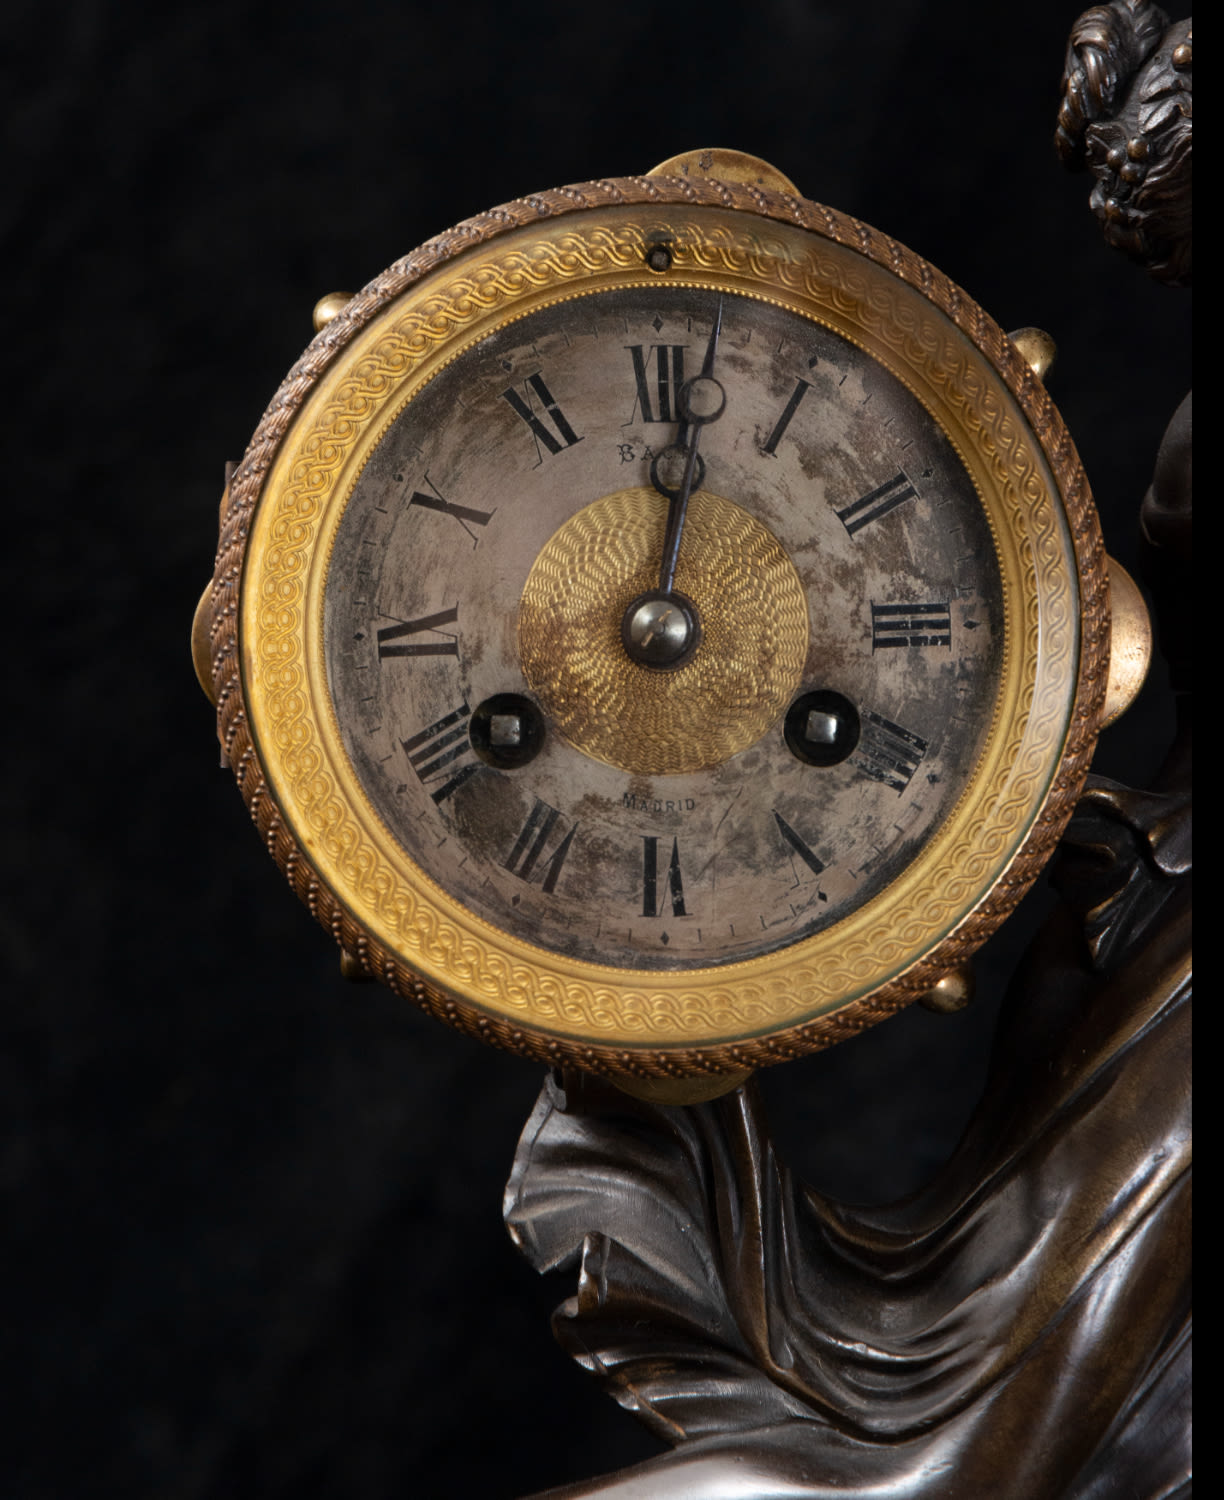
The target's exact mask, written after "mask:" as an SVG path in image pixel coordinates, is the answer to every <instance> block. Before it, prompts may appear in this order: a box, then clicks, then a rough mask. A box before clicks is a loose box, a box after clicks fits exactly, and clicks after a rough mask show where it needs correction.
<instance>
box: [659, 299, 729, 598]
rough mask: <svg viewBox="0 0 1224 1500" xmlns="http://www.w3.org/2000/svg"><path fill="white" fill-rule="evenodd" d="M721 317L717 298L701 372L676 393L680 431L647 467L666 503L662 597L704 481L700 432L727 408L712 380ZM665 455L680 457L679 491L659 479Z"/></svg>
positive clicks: (672, 583)
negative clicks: (692, 497)
mask: <svg viewBox="0 0 1224 1500" xmlns="http://www.w3.org/2000/svg"><path fill="white" fill-rule="evenodd" d="M722 316H723V299H722V298H721V297H720V298H719V299H718V310H717V312H716V313H715V315H714V326H713V328H712V329H711V330H710V341H709V343H708V344H707V345H706V352H705V359H704V360H703V361H702V365H701V371H700V373H699V374H697V375H694V376H693V378H692V379H691V380H686V381H685V382H684V384H683V385H682V386H681V387H680V390H679V391H678V392H677V405H678V406H679V408H680V427H679V430H678V432H677V434H676V442H675V443H673V444H671V445H670V446H669V447H667V448H664V449H663V451H662V453H659V454H657V455H656V456H655V458H654V459H653V461H652V462H651V465H650V482H651V484H653V485H654V487H655V489H656V490H658V492H659V494H661V495H662V496H663V497H664V498H665V499H666V500H667V502H668V505H667V529H666V531H665V532H664V535H663V559H662V562H661V563H660V565H659V590H660V592H661V593H665V594H667V593H670V592H671V591H672V589H673V588H674V586H675V581H676V563H677V561H678V560H679V557H680V542H681V539H682V538H683V536H684V520H685V516H686V515H687V513H688V503H689V497H690V495H692V493H693V490H694V489H700V487H701V484H702V481H703V480H704V478H705V464H704V463H703V462H702V461H701V458H700V456H699V455H698V452H697V446H698V444H699V443H700V441H701V429H702V428H703V427H705V426H708V424H709V423H711V422H717V421H718V419H719V417H721V416H722V414H723V411H724V410H725V408H726V405H727V393H726V391H725V390H724V389H723V387H722V385H721V383H720V382H719V381H717V380H716V379H715V378H714V357H715V355H716V353H717V352H718V339H719V335H720V334H721V332H722ZM669 455H671V460H670V461H671V462H672V463H674V462H675V461H676V459H677V458H679V457H680V456H682V457H683V461H684V470H683V473H682V476H681V480H680V485H679V488H672V487H671V486H670V485H668V484H667V483H666V482H665V481H664V480H663V479H662V478H661V477H660V473H659V470H660V463H661V461H663V460H667V459H668V457H669ZM673 472H674V471H673Z"/></svg>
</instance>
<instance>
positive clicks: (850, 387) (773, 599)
mask: <svg viewBox="0 0 1224 1500" xmlns="http://www.w3.org/2000/svg"><path fill="white" fill-rule="evenodd" d="M718 301H719V299H718V296H717V295H715V294H714V293H712V292H710V291H708V290H704V289H701V288H694V287H684V286H668V285H648V286H642V287H629V288H624V289H616V290H610V291H596V292H593V293H590V294H588V295H582V296H576V297H571V298H569V299H567V300H563V301H558V302H556V303H554V304H553V305H551V306H545V307H542V308H537V309H535V310H533V311H531V312H530V313H528V314H527V315H526V316H524V317H522V318H520V319H518V320H516V321H513V322H510V323H509V324H507V325H506V326H504V327H502V328H501V329H499V330H498V331H497V332H495V333H494V334H492V335H491V336H489V337H486V338H484V339H483V340H482V341H480V342H478V343H476V344H474V345H473V346H471V347H470V348H468V349H466V350H465V351H464V352H463V353H462V354H461V356H460V357H458V358H456V359H454V360H452V361H451V362H450V363H449V364H448V365H446V366H445V367H444V368H442V369H441V370H440V371H439V373H438V374H437V375H436V376H435V378H434V379H433V380H432V381H430V382H429V383H428V384H427V385H426V386H425V387H424V389H423V390H421V391H420V392H419V393H418V394H417V395H416V396H415V397H414V399H412V400H411V401H410V402H409V403H408V404H407V405H406V406H405V407H403V409H402V410H400V411H399V413H398V414H397V415H396V416H395V417H394V419H393V420H392V421H391V423H390V425H389V426H388V427H387V429H386V431H385V432H384V433H383V435H382V437H381V439H380V441H379V442H378V444H377V446H376V447H375V448H374V450H373V451H372V453H371V455H370V457H369V459H368V461H367V462H366V463H365V465H364V468H363V469H362V471H361V472H360V474H359V475H358V477H357V479H356V483H355V485H354V487H353V489H352V493H351V495H350V497H349V499H348V502H347V505H346V508H345V510H344V514H343V518H342V520H341V522H340V525H339V527H338V530H337V532H336V535H335V540H334V544H333V546H332V550H331V554H330V557H329V558H328V560H327V572H326V586H325V590H324V616H323V632H324V644H325V659H326V675H327V684H328V690H329V693H330V696H331V702H332V708H333V710H334V715H335V723H336V726H337V729H338V732H339V734H340V736H341V737H342V740H343V743H344V746H345V749H346V751H347V754H348V756H349V757H350V759H351V762H352V764H353V766H354V768H355V771H356V775H357V778H358V781H359V783H360V786H361V788H362V790H363V791H364V793H365V795H366V797H367V798H368V799H369V803H370V805H371V806H372V808H373V809H374V810H375V812H376V813H377V815H378V817H379V818H381V820H382V821H383V822H384V823H385V825H386V827H387V829H388V830H389V831H390V833H391V834H392V836H393V838H394V839H395V840H396V841H398V843H399V844H400V845H401V846H402V847H403V848H404V849H405V850H406V851H407V852H408V854H409V855H410V856H411V858H412V859H413V860H414V861H415V862H416V863H417V864H418V865H419V866H420V868H421V869H422V870H423V871H424V872H425V874H426V875H427V876H428V877H429V878H430V879H432V880H433V881H434V882H436V883H437V885H438V886H439V887H441V888H442V889H443V890H445V891H447V892H449V893H450V895H451V896H453V897H455V898H456V899H457V900H458V901H460V902H461V903H462V904H463V905H464V906H465V907H466V908H467V909H468V910H469V911H471V912H472V913H474V914H475V915H476V916H478V917H480V918H483V919H484V920H486V921H488V922H489V923H491V924H493V925H494V926H495V927H496V928H498V929H501V930H504V931H506V932H509V933H511V934H514V935H515V936H517V937H519V938H521V939H523V940H525V941H527V942H530V943H532V944H537V945H539V946H540V947H542V948H544V949H546V950H548V951H550V952H553V953H557V954H565V955H568V956H570V957H572V958H574V959H577V960H580V961H585V962H590V963H595V964H603V965H612V966H618V967H623V968H627V969H639V970H656V971H659V970H683V969H686V968H702V967H709V966H715V965H726V964H730V963H733V962H736V961H740V960H745V959H751V958H754V957H756V956H759V955H762V954H766V953H770V952H773V951H775V950H777V949H779V948H781V947H784V946H786V945H789V944H792V943H794V942H796V941H797V940H799V939H801V938H804V937H807V936H810V935H812V934H815V933H818V932H820V931H821V929H822V928H825V927H827V926H829V925H830V924H832V923H835V922H838V921H839V920H840V919H842V918H844V917H845V916H847V914H849V913H850V912H852V911H854V910H856V909H858V908H860V907H862V906H863V905H864V903H866V902H867V901H869V900H870V899H871V898H872V897H873V896H875V895H877V894H878V893H879V892H880V891H882V890H883V889H884V888H885V887H886V886H887V885H888V884H889V882H890V881H892V880H894V879H895V878H896V877H897V875H898V874H899V873H900V872H901V871H903V870H904V869H905V868H906V867H907V866H908V865H909V864H910V863H911V861H912V860H913V858H914V856H915V855H916V854H917V852H918V851H919V850H920V849H921V848H922V847H923V845H924V844H925V842H926V841H927V840H928V839H929V838H930V837H931V836H932V835H933V834H934V833H935V832H936V831H937V830H938V829H939V828H940V827H941V825H942V824H943V823H944V822H945V820H946V819H947V817H948V815H949V813H950V811H951V809H952V808H953V806H954V805H955V804H956V802H957V800H958V798H959V797H960V796H961V794H962V792H963V791H964V790H965V788H966V787H967V785H968V784H969V783H970V781H971V778H972V777H973V774H974V769H975V766H976V764H977V762H978V759H979V754H980V751H981V749H982V746H983V745H984V743H985V741H986V737H987V735H988V732H989V731H990V728H991V724H992V719H993V716H994V713H995V710H996V705H997V699H998V693H999V680H1000V672H1001V661H1002V652H1003V634H1004V631H1003V607H1002V584H1001V580H1000V570H999V565H998V562H997V559H996V551H995V545H994V541H993V539H992V534H991V529H990V526H989V524H988V521H987V519H986V516H985V513H984V511H983V506H982V503H981V501H980V499H979V496H978V494H977V492H976V490H975V487H974V484H973V482H972V480H971V478H970V476H969V474H968V473H967V472H966V469H965V468H964V466H963V465H962V463H961V461H960V459H959V458H958V455H957V453H956V451H955V450H954V448H953V446H952V444H951V442H950V441H949V440H948V438H947V437H946V436H945V435H944V434H943V433H942V432H941V430H940V428H939V426H938V425H937V424H936V423H935V421H933V419H932V418H931V417H930V415H929V414H928V413H927V411H926V410H925V408H924V407H923V405H922V404H921V403H920V402H919V401H918V400H917V399H916V398H915V396H914V395H912V394H911V392H910V391H909V390H908V389H906V387H905V385H903V384H902V382H901V381H900V380H898V379H897V378H896V377H895V376H894V375H892V374H891V373H889V372H888V371H886V370H885V369H883V368H882V367H881V366H880V365H879V364H878V363H876V362H875V361H874V360H873V359H872V358H871V357H870V356H868V355H867V354H866V353H864V352H863V351H862V350H860V349H859V348H858V347H856V345H855V344H853V343H851V342H849V341H848V340H846V339H844V338H842V337H840V336H839V335H837V334H835V333H833V332H830V331H828V330H827V329H825V328H822V327H821V326H819V325H817V324H814V323H811V322H808V321H807V320H805V319H802V318H798V317H796V316H795V315H794V314H792V313H790V312H789V311H787V310H786V309H784V308H781V307H778V306H774V305H771V304H770V303H768V302H765V301H758V300H755V299H753V298H750V297H746V296H740V295H733V294H727V295H726V296H725V297H724V298H723V312H722V326H721V334H720V338H719V344H718V351H717V360H716V374H717V378H718V380H719V381H720V382H721V383H722V385H723V387H724V389H725V392H726V408H725V411H724V412H723V414H722V415H721V417H720V418H719V419H718V420H717V421H715V422H711V423H710V424H709V426H707V427H706V428H705V429H704V430H703V432H702V436H701V447H700V455H701V459H702V461H703V463H704V476H703V482H702V484H701V485H700V486H699V487H697V488H695V490H694V493H693V497H692V501H691V503H690V507H689V515H688V519H687V522H686V525H685V530H684V534H683V539H682V545H681V549H680V554H679V563H678V567H677V571H676V579H675V587H676V589H677V590H678V591H679V592H680V593H681V594H683V595H684V596H685V597H686V598H687V599H689V600H691V601H692V604H693V605H694V606H695V609H696V612H697V615H698V617H699V619H700V624H701V638H700V642H699V645H698V646H697V649H696V651H695V652H694V654H693V656H692V658H691V660H689V661H687V662H686V663H685V664H684V665H682V666H680V667H678V668H676V669H675V670H671V671H659V670H654V669H652V668H649V667H646V666H642V665H639V664H638V663H636V662H634V661H632V660H630V659H629V657H628V655H627V654H626V651H625V648H624V646H623V644H622V641H621V626H622V620H623V618H624V616H625V611H626V608H627V606H628V605H629V604H630V602H631V601H632V600H634V599H635V598H636V597H637V596H638V595H640V594H641V593H643V592H644V591H646V590H649V589H651V588H653V587H654V586H655V585H656V582H657V577H658V571H659V558H660V552H661V548H662V544H663V529H664V523H665V520H666V515H667V501H666V500H665V499H664V498H663V497H662V496H661V495H660V494H659V493H658V492H657V491H656V490H655V489H654V488H653V487H652V485H651V477H650V476H651V461H652V458H653V457H654V456H655V455H656V454H658V453H659V452H660V451H661V450H662V449H664V448H665V447H667V445H668V444H670V443H673V442H674V441H675V440H676V437H677V431H678V410H677V398H678V391H679V388H680V386H681V384H682V382H683V381H684V379H685V378H687V377H689V376H691V375H693V374H695V373H696V372H697V370H698V369H699V368H700V364H701V359H702V354H703V351H704V350H705V349H706V345H707V340H708V338H709V336H710V330H711V325H712V321H713V319H714V317H715V315H716V309H717V305H718ZM506 695H512V696H511V697H510V698H507V696H506ZM490 736H492V740H491V741H490ZM533 736H534V739H533V738H532V737H533ZM528 741H531V744H530V745H528ZM516 756H517V757H520V758H521V759H522V761H523V763H521V764H514V763H513V762H514V760H515V758H516Z"/></svg>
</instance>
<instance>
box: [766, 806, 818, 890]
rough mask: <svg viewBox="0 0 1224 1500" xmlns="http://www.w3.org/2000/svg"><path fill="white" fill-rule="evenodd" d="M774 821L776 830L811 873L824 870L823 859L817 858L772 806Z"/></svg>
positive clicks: (814, 873) (816, 873)
mask: <svg viewBox="0 0 1224 1500" xmlns="http://www.w3.org/2000/svg"><path fill="white" fill-rule="evenodd" d="M774 822H775V823H777V825H778V832H779V833H780V834H781V835H782V837H783V838H784V839H785V840H786V842H787V843H788V844H789V845H790V847H791V848H792V849H793V850H794V852H795V853H796V854H797V855H798V856H799V858H800V859H801V860H802V861H803V863H804V864H805V865H806V866H807V867H808V869H809V870H811V872H812V874H813V875H820V874H822V873H823V872H824V861H823V860H821V859H819V858H818V857H817V855H816V852H815V850H814V849H812V848H811V847H810V845H808V844H805V843H804V842H803V840H802V839H801V838H800V837H799V835H798V834H797V833H796V832H795V830H794V829H793V828H792V827H791V826H790V824H789V823H788V822H787V821H786V819H785V818H784V817H783V816H782V814H781V813H780V812H779V811H778V810H777V808H774Z"/></svg>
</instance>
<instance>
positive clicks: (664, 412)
mask: <svg viewBox="0 0 1224 1500" xmlns="http://www.w3.org/2000/svg"><path fill="white" fill-rule="evenodd" d="M625 348H626V349H628V351H629V353H630V354H631V355H632V356H633V380H634V384H635V385H636V387H637V395H636V396H635V397H634V401H633V410H632V411H631V412H630V413H629V422H626V423H625V424H624V425H625V426H626V427H628V426H629V423H630V422H632V421H633V419H634V417H635V416H636V414H637V412H638V410H639V409H640V410H641V413H642V421H643V422H673V421H676V420H678V419H679V416H680V413H679V412H678V411H677V412H676V413H675V416H673V415H672V401H673V399H674V397H675V394H676V392H677V391H678V390H679V389H680V387H681V386H682V385H683V384H684V351H685V349H686V348H687V345H685V344H651V345H650V346H649V353H650V354H653V355H654V357H655V359H654V362H655V391H656V394H657V396H658V402H659V411H658V415H657V416H656V415H655V414H654V408H653V407H652V405H651V401H650V379H649V376H648V375H647V373H646V364H647V360H648V357H649V355H648V353H647V346H646V345H645V344H626V345H625Z"/></svg>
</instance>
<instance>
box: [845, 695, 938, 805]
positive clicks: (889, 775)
mask: <svg viewBox="0 0 1224 1500" xmlns="http://www.w3.org/2000/svg"><path fill="white" fill-rule="evenodd" d="M926 752H927V741H926V740H924V739H923V738H922V737H921V736H920V735H917V734H914V732H913V731H912V730H909V729H902V727H901V725H900V724H894V723H893V722H892V721H891V720H890V719H885V718H883V717H882V716H881V715H880V714H875V713H872V712H871V711H870V710H868V712H867V713H865V714H864V715H863V730H862V734H861V736H860V738H859V742H858V747H857V748H856V750H855V752H854V754H853V755H852V756H851V757H850V763H851V765H855V766H857V767H858V768H859V770H860V771H862V772H863V773H864V775H866V776H870V778H871V779H872V781H882V782H883V783H884V785H885V786H890V787H892V788H893V790H894V791H897V792H903V791H904V790H905V789H906V787H907V786H909V784H910V778H911V777H912V776H913V774H914V772H915V771H916V770H917V769H918V767H919V765H920V764H921V762H922V757H923V756H924V755H925V754H926Z"/></svg>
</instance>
